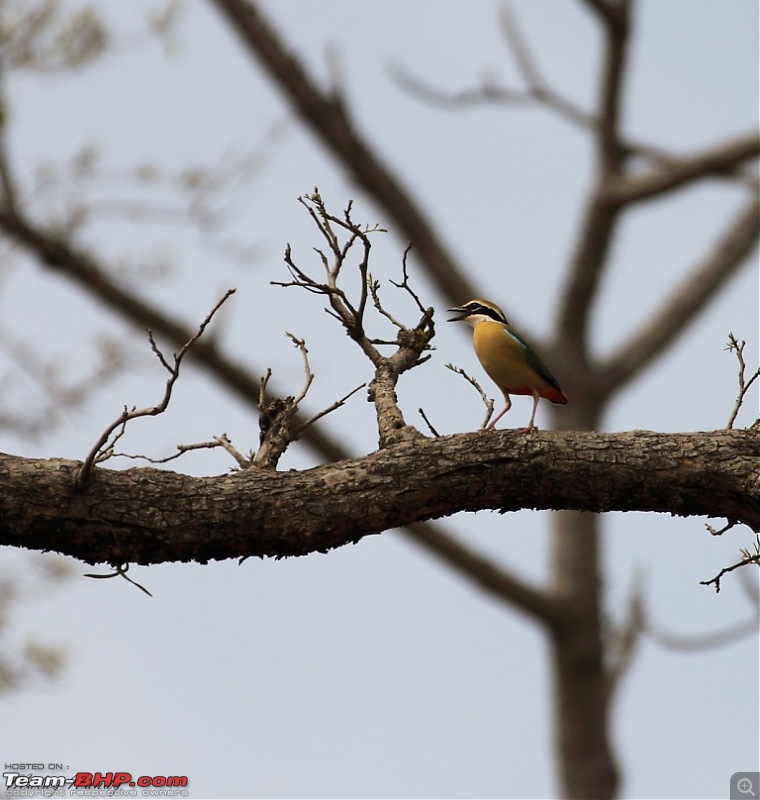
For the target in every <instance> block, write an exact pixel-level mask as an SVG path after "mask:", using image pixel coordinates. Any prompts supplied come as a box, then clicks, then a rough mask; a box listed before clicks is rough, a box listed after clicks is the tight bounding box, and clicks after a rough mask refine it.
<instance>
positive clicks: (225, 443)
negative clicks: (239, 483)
mask: <svg viewBox="0 0 760 800" xmlns="http://www.w3.org/2000/svg"><path fill="white" fill-rule="evenodd" d="M214 441H215V442H218V443H219V446H220V447H223V448H224V449H225V450H226V451H227V452H228V453H229V454H230V455H231V456H232V457H233V458H234V459H235V461H236V462H237V465H238V466H239V467H240V469H247V468H248V467H250V466H251V463H252V462H253V455H251V456H249V457H248V458H246V457H245V456H244V455H243V454H242V453H241V452H240V451H239V450H237V449H236V448H235V447H234V446H233V444H232V442H231V441H230V440H229V437H228V436H227V434H226V433H223V434H222V435H221V436H215V437H214Z"/></svg>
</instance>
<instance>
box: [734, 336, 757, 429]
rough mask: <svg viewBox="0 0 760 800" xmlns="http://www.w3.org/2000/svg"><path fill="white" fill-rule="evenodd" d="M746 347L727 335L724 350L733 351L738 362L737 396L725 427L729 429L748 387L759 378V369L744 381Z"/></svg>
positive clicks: (743, 343) (744, 342) (744, 343)
mask: <svg viewBox="0 0 760 800" xmlns="http://www.w3.org/2000/svg"><path fill="white" fill-rule="evenodd" d="M746 345H747V342H746V341H744V339H742V341H741V342H740V341H739V340H738V339H737V338H736V337H735V336H734V334H733V333H729V334H728V347H726V350H729V351H733V352H734V353H735V354H736V360H737V361H738V362H739V375H738V378H739V394H738V395H737V397H736V402H735V403H734V407H733V410H732V411H731V416H730V417H729V418H728V424H727V425H726V427H727V428H729V429H730V428H733V427H734V422H736V416H737V414H738V413H739V409H740V408H741V407H742V403H744V398H745V397H746V395H747V392H748V391H749V390H750V387H751V386H752V384H753V383H754V382H755V381H756V380H757V379H758V378H760V368H758V369H756V370H755V372H754V373H753V374H752V375H751V376H750V378H749V380H747V379H746V370H747V365H746V364H745V363H744V348H745V347H746Z"/></svg>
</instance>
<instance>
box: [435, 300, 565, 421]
mask: <svg viewBox="0 0 760 800" xmlns="http://www.w3.org/2000/svg"><path fill="white" fill-rule="evenodd" d="M448 310H449V311H450V312H452V313H455V314H456V316H455V317H452V318H451V319H449V320H448V322H466V323H467V324H468V325H470V326H471V327H472V344H473V347H474V348H475V355H476V356H477V357H478V360H479V361H480V363H481V365H482V366H483V369H484V370H485V371H486V372H487V373H488V375H489V377H490V378H491V380H492V381H493V382H494V383H495V384H496V385H497V386H498V387H499V389H501V391H502V392H503V393H504V400H505V401H506V405H505V406H504V409H503V410H502V411H500V412H499V413H498V414H497V415H496V417H495V418H494V419H493V420H492V421H491V422H490V424H489V425H488V426H487V427H486V430H489V431H490V430H494V428H495V426H496V423H497V422H498V421H499V420H500V419H501V418H502V417H503V416H504V415H505V414H506V413H507V411H509V409H510V408H511V407H512V400H511V398H510V394H525V395H533V413H532V414H531V415H530V422H529V423H528V427H527V428H520V430H521V431H523V432H526V433H529V432H530V431H532V430H535V429H536V425H535V419H536V409H537V408H538V401H539V399H540V398H542V397H543V398H544V399H546V400H550V401H551V402H552V403H556V404H557V405H565V403H567V397H565V393H564V392H563V391H562V389H561V388H560V385H559V383H558V382H557V379H556V378H555V377H554V376H553V375H552V374H551V372H549V369H548V368H547V367H546V365H545V364H544V362H543V361H542V360H541V359H540V357H539V356H538V354H537V353H536V351H535V350H533V348H532V347H531V346H530V345H529V344H528V343H527V342H526V341H525V339H523V337H522V336H520V334H519V333H517V331H516V330H514V329H513V328H512V327H511V326H510V324H509V322H507V318H506V317H505V316H504V312H503V311H502V310H501V309H500V308H499V307H498V306H497V305H496V304H495V303H492V302H490V301H488V300H480V299H477V298H476V299H475V300H469V301H468V302H466V303H465V304H464V305H462V306H458V307H457V308H450V309H448Z"/></svg>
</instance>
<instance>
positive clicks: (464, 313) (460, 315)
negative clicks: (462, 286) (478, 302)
mask: <svg viewBox="0 0 760 800" xmlns="http://www.w3.org/2000/svg"><path fill="white" fill-rule="evenodd" d="M446 310H447V311H449V312H451V313H452V314H457V316H456V317H452V318H451V319H447V320H446V322H461V321H462V320H463V319H465V318H466V317H468V316H469V314H470V312H469V311H468V309H466V308H447V309H446Z"/></svg>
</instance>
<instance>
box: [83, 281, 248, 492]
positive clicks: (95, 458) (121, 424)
mask: <svg viewBox="0 0 760 800" xmlns="http://www.w3.org/2000/svg"><path fill="white" fill-rule="evenodd" d="M234 293H235V289H228V290H227V291H226V292H225V293H224V295H223V297H222V298H221V299H220V300H219V301H218V302H217V304H216V305H215V306H214V307H213V308H212V309H211V311H210V312H209V313H208V314H207V316H206V318H205V319H204V320H203V322H201V324H200V325H199V326H198V330H197V331H196V333H195V334H194V335H193V336H191V337H190V339H188V340H187V342H185V344H184V345H183V346H182V348H181V349H180V351H179V352H178V353H177V354H176V355H175V356H174V363H173V364H172V365H169V363H168V362H167V360H166V359H165V358H164V356H163V354H162V353H161V351H160V350H159V349H158V346H157V345H156V342H155V340H154V338H153V333H152V331H150V330H149V331H148V339H149V341H150V346H151V349H152V350H153V352H154V353H155V354H156V356H157V358H158V359H159V361H160V362H161V364H162V366H163V367H164V368H165V369H166V370H167V371H168V372H169V378H168V379H167V381H166V387H165V389H164V396H163V398H162V399H161V401H160V402H159V403H158V404H157V405H155V406H149V407H147V408H140V409H138V408H135V407H133V408H131V409H127V408H126V406H125V407H124V411H122V413H121V414H120V415H119V416H118V418H117V419H116V420H115V421H114V422H112V423H111V424H110V425H109V426H108V427H107V428H106V429H105V431H103V433H102V434H101V435H100V438H99V439H98V441H97V442H96V443H95V444H94V445H93V447H92V449H91V450H90V452H89V453H88V454H87V458H85V460H84V462H83V464H82V467H81V469H80V471H79V475H78V477H77V485H78V486H80V487H81V486H84V485H85V484H86V483H87V481H88V480H89V478H90V475H91V473H92V468H93V466H94V465H95V463H96V462H100V461H103V460H105V459H106V458H109V457H110V456H111V455H112V452H113V446H114V444H115V443H116V442H117V441H118V440H119V439H120V438H121V437H122V436H123V435H124V432H125V430H126V426H127V423H128V422H130V421H131V420H133V419H137V418H138V417H154V416H157V415H158V414H163V412H164V411H166V409H167V407H168V405H169V401H170V400H171V396H172V390H173V388H174V384H175V383H176V382H177V378H179V368H180V365H181V363H182V359H183V358H184V357H185V354H186V353H187V351H188V350H189V349H190V348H191V347H192V346H193V344H194V343H195V342H196V340H197V339H199V338H200V337H201V336H202V335H203V332H204V331H205V330H206V327H207V326H208V324H209V323H210V322H211V319H212V318H213V316H214V314H216V312H217V311H218V310H219V308H220V307H221V306H222V304H223V303H224V302H225V301H226V300H227V299H228V298H229V297H231V296H232V295H233V294H234ZM114 432H116V433H115V435H114V438H113V440H112V441H111V442H110V443H109V439H110V437H111V435H112V434H114Z"/></svg>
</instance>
